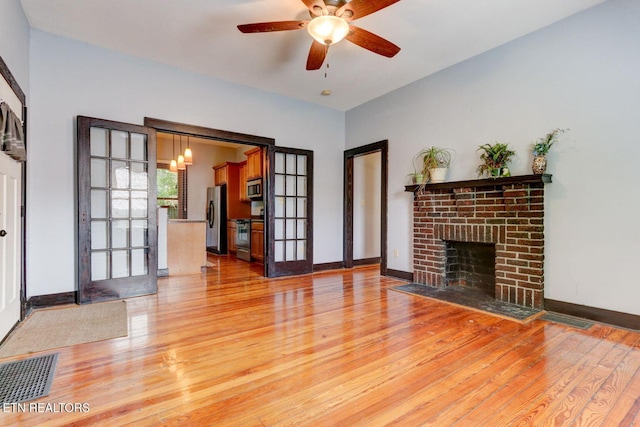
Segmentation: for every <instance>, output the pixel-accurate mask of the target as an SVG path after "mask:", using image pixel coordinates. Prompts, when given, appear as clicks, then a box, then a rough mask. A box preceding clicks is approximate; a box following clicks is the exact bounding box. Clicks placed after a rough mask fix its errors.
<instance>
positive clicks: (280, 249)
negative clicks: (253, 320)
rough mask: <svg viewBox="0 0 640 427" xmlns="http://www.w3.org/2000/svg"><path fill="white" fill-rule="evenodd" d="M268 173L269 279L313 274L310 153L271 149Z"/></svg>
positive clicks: (277, 148) (311, 154)
mask: <svg viewBox="0 0 640 427" xmlns="http://www.w3.org/2000/svg"><path fill="white" fill-rule="evenodd" d="M272 157H273V159H272V162H271V163H270V164H271V165H273V168H272V169H271V170H270V178H272V183H271V186H270V187H271V188H270V189H271V194H272V197H273V209H272V210H273V215H271V216H270V219H271V220H272V221H273V224H272V227H271V230H273V232H272V233H270V236H271V240H272V241H271V242H270V245H271V244H272V246H270V247H271V248H272V250H271V251H270V254H269V256H270V258H272V262H271V263H270V266H271V267H272V271H270V272H269V275H270V276H280V275H286V274H303V273H309V272H311V271H312V270H313V246H312V233H311V230H312V225H313V223H312V207H311V206H312V186H311V182H312V171H313V152H312V151H308V150H297V149H289V148H284V147H273V153H272Z"/></svg>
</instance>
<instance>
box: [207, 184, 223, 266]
mask: <svg viewBox="0 0 640 427" xmlns="http://www.w3.org/2000/svg"><path fill="white" fill-rule="evenodd" d="M207 252H211V253H214V254H226V253H227V186H226V185H216V186H215V187H209V188H207Z"/></svg>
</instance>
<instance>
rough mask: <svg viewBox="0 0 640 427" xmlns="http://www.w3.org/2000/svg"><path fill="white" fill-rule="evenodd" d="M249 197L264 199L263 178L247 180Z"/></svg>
mask: <svg viewBox="0 0 640 427" xmlns="http://www.w3.org/2000/svg"><path fill="white" fill-rule="evenodd" d="M247 197H248V198H249V199H251V200H262V179H260V178H257V179H252V180H251V181H247Z"/></svg>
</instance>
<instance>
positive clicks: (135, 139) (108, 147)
mask: <svg viewBox="0 0 640 427" xmlns="http://www.w3.org/2000/svg"><path fill="white" fill-rule="evenodd" d="M150 165H151V167H150ZM154 165H155V132H153V131H151V130H149V129H147V128H145V127H143V126H135V125H127V124H122V123H114V122H107V121H103V120H99V119H90V118H85V117H79V118H78V171H79V173H78V190H79V195H78V196H79V207H80V218H79V236H80V242H79V247H80V257H81V259H80V262H79V265H80V279H81V280H80V288H79V290H80V292H79V294H80V295H79V299H80V302H94V301H103V300H107V299H116V298H123V297H131V296H137V295H145V294H148V293H154V292H155V291H156V276H157V271H156V270H157V259H156V252H157V251H156V247H155V245H156V216H155V215H156V213H155V167H154ZM83 257H86V259H83Z"/></svg>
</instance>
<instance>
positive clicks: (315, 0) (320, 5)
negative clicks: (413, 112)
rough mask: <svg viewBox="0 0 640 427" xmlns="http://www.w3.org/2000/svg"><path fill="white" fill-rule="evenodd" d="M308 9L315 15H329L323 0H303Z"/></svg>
mask: <svg viewBox="0 0 640 427" xmlns="http://www.w3.org/2000/svg"><path fill="white" fill-rule="evenodd" d="M302 3H304V5H305V6H307V9H309V11H310V12H311V13H313V14H314V15H315V16H321V15H327V14H328V13H329V12H327V7H326V6H325V4H324V2H323V1H322V0H302Z"/></svg>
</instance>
